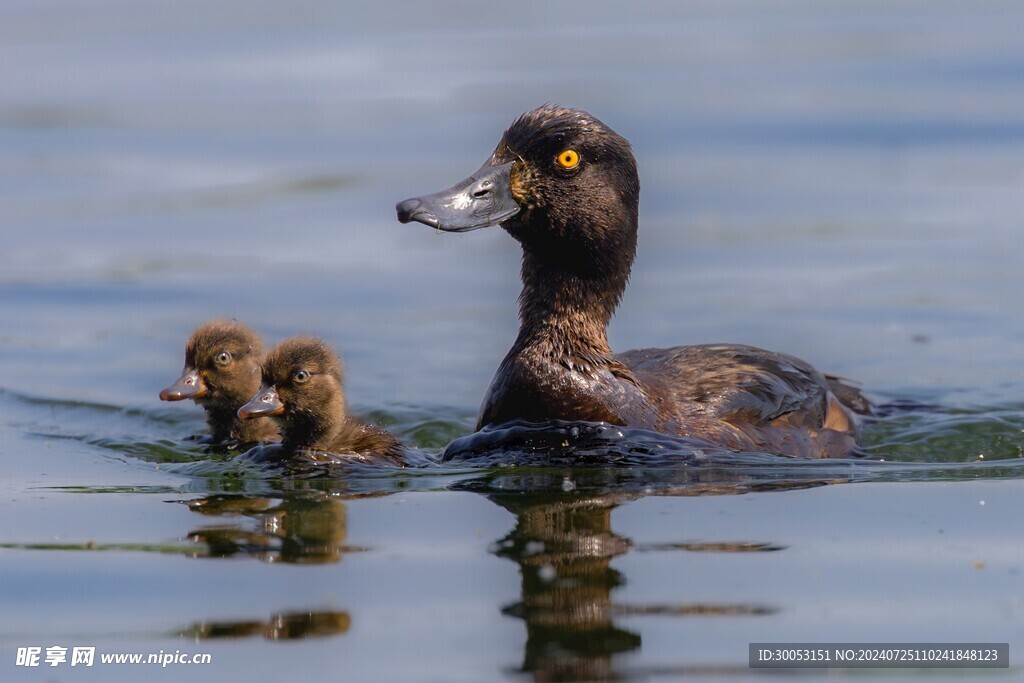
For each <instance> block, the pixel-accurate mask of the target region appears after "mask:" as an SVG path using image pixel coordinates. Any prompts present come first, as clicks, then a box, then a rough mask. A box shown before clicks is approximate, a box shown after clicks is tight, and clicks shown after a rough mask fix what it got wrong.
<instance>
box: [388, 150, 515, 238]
mask: <svg viewBox="0 0 1024 683" xmlns="http://www.w3.org/2000/svg"><path fill="white" fill-rule="evenodd" d="M492 162H493V160H488V161H487V163H485V164H484V165H483V166H481V167H480V168H479V169H478V170H477V172H476V173H474V174H473V175H471V176H469V177H468V178H466V179H465V180H462V181H460V182H458V183H456V184H455V185H453V186H452V187H450V188H448V189H447V190H441V191H440V192H435V193H434V194H428V195H424V196H422V197H413V198H412V199H406V200H405V201H401V202H399V203H398V205H397V206H396V207H395V209H396V211H398V220H399V222H401V223H409V222H410V221H418V222H420V223H423V224H424V225H429V226H430V227H432V228H437V229H438V230H444V231H446V232H468V231H470V230H476V229H477V228H485V227H487V226H489V225H498V224H499V223H501V222H502V221H504V220H507V219H509V218H511V217H512V216H515V215H516V214H517V213H519V204H518V203H517V202H516V200H515V197H513V196H512V165H513V163H514V162H507V163H504V164H498V165H492Z"/></svg>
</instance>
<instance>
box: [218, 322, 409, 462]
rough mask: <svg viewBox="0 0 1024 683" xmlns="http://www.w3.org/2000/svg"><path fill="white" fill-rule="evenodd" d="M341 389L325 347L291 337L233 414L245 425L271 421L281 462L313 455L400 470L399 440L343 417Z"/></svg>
mask: <svg viewBox="0 0 1024 683" xmlns="http://www.w3.org/2000/svg"><path fill="white" fill-rule="evenodd" d="M343 384H344V383H343V380H342V370H341V361H340V360H339V359H338V356H337V354H335V353H334V351H332V350H331V348H330V347H329V346H328V345H327V344H325V343H324V342H322V341H321V340H319V339H315V338H312V337H292V338H290V339H286V340H285V341H283V342H281V343H280V344H278V345H277V346H276V347H274V348H273V349H271V351H270V353H268V354H267V358H266V360H265V361H264V362H263V384H262V386H260V388H259V391H258V392H256V395H255V396H253V398H252V400H251V401H249V402H248V403H246V404H245V405H244V406H242V407H241V408H239V409H238V416H239V417H240V418H242V419H245V420H249V419H255V418H259V417H262V416H273V417H274V419H275V420H276V421H278V424H280V425H281V437H282V438H281V450H282V451H283V457H291V456H292V455H294V454H295V453H296V451H313V452H321V453H329V454H352V455H354V456H358V457H357V458H355V459H357V460H360V461H363V462H379V463H389V464H392V465H404V464H405V459H404V451H403V448H402V444H401V443H400V442H399V441H398V439H396V438H395V437H393V436H392V435H391V434H389V433H388V432H387V431H385V430H383V429H381V428H379V427H376V426H374V425H371V424H367V423H365V422H363V421H361V420H358V419H356V418H354V417H352V416H350V415H349V414H348V411H347V409H346V406H345V392H344V388H343ZM346 459H348V458H346Z"/></svg>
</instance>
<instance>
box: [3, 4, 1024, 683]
mask: <svg viewBox="0 0 1024 683" xmlns="http://www.w3.org/2000/svg"><path fill="white" fill-rule="evenodd" d="M1022 20H1024V9H1022V8H1020V7H1018V6H1017V5H1015V4H1012V3H1001V2H993V3H981V4H978V3H973V4H965V3H954V2H945V1H937V2H927V3H926V2H905V3H898V4H893V3H882V2H877V3H876V2H856V3H854V2H839V3H830V4H828V5H827V6H826V5H821V4H818V3H808V2H799V1H795V0H794V1H791V2H781V3H771V4H760V3H753V2H738V1H737V2H697V3H686V4H684V5H680V4H679V3H669V2H654V3H645V4H644V5H643V6H639V7H630V8H629V9H626V8H624V7H623V6H620V5H615V4H595V3H583V2H578V1H576V0H573V1H571V2H562V3H555V4H550V3H549V4H544V3H520V4H519V5H516V6H509V5H501V6H498V5H493V6H492V5H477V6H474V7H473V8H471V10H470V9H469V8H466V7H464V6H462V5H458V4H456V3H442V4H440V5H437V4H433V5H428V4H422V5H412V6H407V5H403V4H398V3H390V2H382V3H375V4H373V5H372V7H371V6H368V7H358V8H357V7H351V6H346V5H344V4H338V3H327V2H323V1H322V0H300V1H299V2H292V3H284V4H282V3H270V2H265V1H264V0H256V1H254V2H247V3H238V2H234V1H228V2H219V3H201V2H198V1H192V0H177V1H173V2H172V1H170V0H147V1H145V2H139V1H137V0H131V1H129V0H90V1H89V2H68V1H67V0H45V1H41V0H8V2H6V3H4V5H3V6H2V7H0V85H2V88H0V90H2V94H0V149H3V150H4V153H3V154H0V225H2V226H3V232H2V234H3V245H4V246H3V249H2V250H0V456H2V457H0V474H2V476H0V488H2V490H3V492H4V495H2V496H0V519H2V520H3V522H0V556H2V558H3V561H2V562H0V585H2V586H3V590H2V591H0V608H2V611H3V613H4V614H5V615H7V616H8V619H7V620H5V623H4V625H3V626H2V627H0V680H5V681H6V680H65V678H66V679H67V680H71V679H75V680H103V681H135V680H139V677H140V674H139V671H140V669H144V670H145V672H146V674H148V673H149V672H150V671H153V670H154V669H155V668H158V667H142V666H136V667H133V666H114V665H100V664H97V665H96V666H94V667H93V668H91V669H84V670H83V669H81V668H77V667H76V668H75V670H73V671H71V670H70V667H69V666H68V665H67V664H65V665H63V666H61V667H55V668H51V667H46V666H43V667H40V668H26V667H17V666H16V665H15V659H16V651H17V649H18V648H19V647H25V646H41V647H43V648H46V647H49V646H65V647H69V648H70V647H74V646H90V645H94V646H96V647H97V651H98V652H108V653H110V652H142V653H149V652H157V651H164V652H173V651H175V650H181V651H182V652H209V653H211V654H212V656H213V663H212V664H210V665H205V666H185V665H176V666H175V665H172V666H170V667H168V669H170V670H171V671H172V673H166V674H163V675H164V676H165V677H166V679H167V680H178V679H180V678H185V677H186V676H187V677H188V679H189V680H196V681H206V680H209V681H221V680H225V679H234V678H242V677H245V678H249V679H252V680H280V679H282V678H283V677H293V676H294V675H296V672H300V673H303V674H308V675H311V676H322V677H325V678H330V679H332V680H333V679H342V680H349V679H351V680H374V681H383V680H395V681H411V680H444V681H461V680H465V681H474V682H475V681H485V680H505V679H516V678H527V679H529V678H533V679H535V680H607V679H626V680H662V679H674V678H681V677H687V678H696V679H701V678H717V679H727V680H740V679H753V678H756V677H757V676H755V675H754V674H753V673H752V672H751V671H750V670H749V669H748V668H747V664H746V656H747V654H746V653H747V643H749V642H754V641H758V642H764V641H801V640H810V641H814V640H817V641H820V640H826V641H844V640H845V641H874V642H878V641H916V642H920V641H951V640H963V641H985V640H987V641H993V642H1007V641H1008V642H1010V644H1011V648H1010V652H1011V660H1012V661H1013V662H1014V668H1012V669H1011V670H1010V671H1009V672H1004V674H1005V675H1004V676H1003V678H1015V677H1018V676H1019V675H1020V668H1019V667H1020V662H1021V660H1020V654H1019V652H1018V650H1019V648H1020V645H1021V643H1024V628H1022V626H1021V624H1024V593H1022V591H1021V576H1022V572H1024V550H1022V548H1024V546H1022V544H1021V543H1020V541H1019V538H1020V533H1019V531H1018V527H1019V524H1018V523H1017V520H1018V519H1019V518H1020V516H1021V514H1022V513H1024V502H1022V501H1024V486H1022V483H1021V482H1022V481H1024V476H1022V474H1024V458H1021V449H1022V447H1024V369H1022V368H1024V316H1022V315H1021V308H1020V293H1021V292H1024V270H1022V269H1021V268H1020V264H1021V263H1022V262H1024V240H1022V238H1021V235H1022V234H1024V233H1022V231H1021V229H1020V221H1021V217H1022V216H1024V192H1022V189H1024V123H1022V120H1021V118H1020V112H1021V111H1024V88H1022V87H1021V85H1024V43H1022V42H1021V41H1020V30H1019V27H1020V25H1021V21H1022ZM547 101H554V102H558V103H562V104H567V105H572V106H578V107H582V108H586V109H588V110H590V111H592V112H593V113H594V114H596V115H597V116H599V117H600V118H601V119H603V120H604V121H606V122H607V123H608V124H609V125H611V126H612V127H614V128H615V129H616V130H618V131H619V132H621V133H622V134H624V135H625V136H626V137H628V138H629V139H630V140H631V141H632V143H633V145H634V149H635V151H636V155H637V157H638V160H639V164H640V173H641V182H642V185H643V193H642V199H641V216H642V217H641V235H640V247H639V254H638V259H637V263H636V266H635V269H634V274H633V278H632V281H631V284H630V287H629V289H628V290H627V293H626V296H625V299H624V301H623V304H622V307H621V309H620V311H619V313H618V315H617V316H616V318H615V320H614V321H613V324H612V329H611V331H610V334H611V340H612V344H613V346H614V347H615V348H616V349H627V348H632V347H638V346H669V345H674V344H681V343H705V342H720V341H733V342H743V343H748V344H754V345H758V346H763V347H766V348H771V349H776V350H780V351H785V352H788V353H792V354H794V355H797V356H800V357H802V358H805V359H807V360H808V361H811V362H812V363H814V364H815V365H816V366H818V367H820V368H822V369H825V370H827V371H829V372H832V373H836V374H840V375H844V376H847V377H851V378H853V379H855V380H857V381H859V382H860V383H861V384H862V386H863V387H864V389H865V390H866V391H867V393H868V394H869V395H871V396H872V398H873V399H875V400H876V401H877V402H878V403H880V404H884V405H886V406H887V407H886V409H885V410H884V411H883V414H882V416H881V417H880V418H879V419H877V420H875V421H873V422H872V423H871V424H869V425H867V427H866V429H865V440H866V448H865V451H866V452H865V456H864V457H862V458H858V459H855V460H850V461H842V462H824V463H822V462H801V461H794V460H790V459H785V458H778V457H772V456H765V455H759V454H723V453H719V452H715V451H714V449H708V448H706V447H704V446H702V445H701V444H699V443H687V442H680V441H678V440H672V439H666V438H663V437H658V436H657V435H651V434H644V433H638V432H630V431H622V430H614V429H597V430H588V429H583V430H582V431H581V430H579V429H575V428H574V427H572V426H567V425H554V426H553V427H552V428H551V429H548V430H544V431H537V430H535V429H531V428H528V427H518V428H515V429H513V430H511V431H510V432H509V431H503V432H501V433H491V434H489V435H485V436H484V437H476V439H475V440H473V441H469V442H467V441H456V444H455V446H453V448H452V449H451V450H450V451H449V454H454V453H455V452H456V451H457V450H458V449H459V448H466V447H468V448H470V450H472V449H473V448H477V449H479V448H480V447H481V444H482V443H483V445H484V446H485V447H486V448H487V449H490V450H489V452H490V456H489V457H484V458H476V459H474V460H472V461H469V460H465V459H458V458H456V459H454V460H452V461H450V462H445V463H443V464H437V465H433V466H430V467H423V468H416V469H412V470H403V471H393V470H386V471H385V470H376V469H372V468H355V467H354V468H348V469H335V470H332V471H329V472H317V473H315V474H318V475H319V476H316V477H312V476H310V474H311V473H310V472H308V471H300V472H287V471H285V472H281V471H267V470H264V469H260V468H258V467H255V466H251V465H245V464H241V463H238V462H234V461H232V460H230V459H226V458H221V457H212V456H210V455H208V454H206V453H204V452H202V451H201V450H200V449H199V447H198V446H196V445H195V444H194V443H192V442H189V441H185V440H184V438H185V437H186V436H188V435H191V434H195V433H198V432H200V431H201V430H202V428H203V420H202V416H201V414H200V413H199V412H198V410H197V409H196V408H194V407H193V406H185V405H165V404H160V402H159V401H158V400H157V398H156V393H157V391H158V390H159V389H160V388H161V387H163V386H165V385H166V384H167V383H168V382H170V381H171V380H173V379H174V377H176V376H177V372H178V370H179V369H180V366H181V355H182V347H183V343H184V340H185V338H186V336H187V334H188V332H189V330H190V329H191V328H192V327H194V326H195V325H196V324H198V323H200V322H202V321H204V320H206V319H207V318H211V317H214V316H234V317H237V318H239V319H240V320H243V321H245V322H247V323H249V324H251V325H252V326H253V327H255V328H256V329H257V330H259V331H260V332H261V333H262V334H263V335H264V336H265V338H266V340H267V341H268V342H270V343H273V342H276V341H278V340H280V339H282V338H284V337H285V336H288V335H290V334H293V333H296V332H306V333H314V334H319V335H321V336H323V337H324V338H325V339H327V340H328V341H329V342H330V343H332V344H333V345H335V346H336V347H337V348H338V349H339V350H340V351H341V353H342V356H343V358H344V360H345V362H346V377H347V386H348V390H349V402H350V404H351V405H352V406H353V407H354V408H355V410H356V411H357V412H359V413H360V414H361V415H364V416H366V417H368V418H370V419H373V420H376V421H378V422H380V423H382V424H386V425H388V426H389V428H391V429H393V430H394V431H395V432H396V433H397V434H398V435H399V436H401V437H402V438H403V439H404V440H406V441H407V442H409V443H411V444H413V445H414V446H415V447H417V448H418V449H419V450H420V451H421V452H422V453H423V454H424V457H425V458H436V457H438V456H440V454H441V453H442V451H443V450H444V449H445V447H446V446H447V445H448V444H449V443H450V442H452V441H453V440H457V439H460V437H464V436H466V435H467V434H469V433H470V432H471V430H472V427H473V424H474V422H475V414H476V408H477V405H478V402H479V400H480V398H481V396H482V395H483V392H484V389H485V388H486V386H487V384H488V382H489V380H490V377H491V374H492V373H493V371H494V369H495V367H496V366H497V363H498V361H499V360H500V358H501V357H502V355H503V354H504V352H505V350H506V349H507V348H508V345H509V344H510V343H511V340H512V339H513V337H514V334H515V329H516V317H515V316H516V307H515V298H516V295H517V293H518V272H517V269H518V258H519V252H518V249H517V246H516V245H515V243H514V242H513V241H512V240H509V239H508V238H507V236H505V235H504V234H502V233H500V232H499V231H496V230H495V231H481V232H477V233H474V234H472V235H466V236H456V235H438V234H435V233H433V231H431V230H429V229H426V228H424V227H423V226H416V225H411V226H410V225H405V226H403V225H399V224H397V223H396V222H395V220H394V217H393V205H394V202H395V200H397V199H400V198H402V197H406V196H411V195H414V194H418V193H422V192H426V191H430V190H434V189H438V188H440V187H443V186H446V185H448V184H449V183H450V182H452V181H454V180H456V179H458V178H461V177H463V176H464V175H465V174H466V173H468V172H469V171H471V170H473V169H474V168H476V167H477V166H478V165H479V163H480V162H481V161H482V160H483V159H484V158H485V157H486V155H487V154H488V153H489V152H490V150H491V149H492V148H493V145H494V143H495V142H496V141H497V139H498V137H499V135H500V133H501V131H502V130H503V128H504V126H506V125H507V124H508V123H509V122H510V121H511V119H512V118H513V117H514V116H515V115H517V114H518V113H520V112H522V111H524V110H527V109H530V108H532V107H534V106H536V105H538V104H540V103H542V102H547ZM481 439H483V440H484V441H481ZM488 439H489V440H490V441H487V440H488ZM508 444H512V446H511V447H506V446H508ZM494 446H498V448H497V450H495V449H494ZM838 484H850V485H849V486H839V485H838ZM299 565H301V566H299ZM809 673H810V675H809V676H806V677H804V678H805V679H806V680H816V679H817V678H824V677H825V675H824V674H822V673H821V672H809ZM153 675H154V676H160V675H161V674H153ZM927 675H928V674H927V673H926V672H922V671H913V670H911V671H904V672H901V673H900V675H899V676H896V675H892V676H888V675H887V674H885V673H884V672H875V673H873V674H872V678H874V679H875V680H886V679H887V678H893V679H895V678H899V679H900V680H906V679H907V678H918V677H921V678H923V677H925V676H927ZM997 675H998V673H997ZM948 676H949V677H951V678H964V679H968V680H970V679H974V678H975V676H973V674H972V672H970V671H969V670H959V671H954V672H951V673H949V674H948Z"/></svg>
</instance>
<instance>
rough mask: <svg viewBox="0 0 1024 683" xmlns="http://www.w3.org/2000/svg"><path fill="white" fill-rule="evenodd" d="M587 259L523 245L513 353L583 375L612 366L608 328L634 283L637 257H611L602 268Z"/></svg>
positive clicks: (584, 256) (616, 255) (601, 261)
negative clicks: (528, 352)
mask: <svg viewBox="0 0 1024 683" xmlns="http://www.w3.org/2000/svg"><path fill="white" fill-rule="evenodd" d="M574 256H575V259H574V258H573V257H574ZM588 256H589V255H587V254H579V253H577V254H575V255H574V254H566V253H564V252H563V253H557V252H553V251H552V250H551V249H544V250H538V249H535V248H531V246H530V245H527V244H525V243H524V245H523V266H522V279H523V290H522V293H521V294H520V296H519V320H520V327H519V336H518V338H517V339H516V343H515V345H514V347H513V351H516V350H518V351H524V350H526V349H531V350H534V351H535V352H539V353H541V354H542V355H543V356H544V357H545V358H547V359H548V360H550V361H552V362H554V363H556V364H558V365H562V366H564V367H566V368H567V369H569V370H582V371H584V372H586V371H588V370H589V369H591V368H594V367H597V366H601V365H606V364H607V363H609V362H611V359H612V352H611V348H610V347H609V346H608V323H609V321H610V320H611V318H612V315H613V314H614V313H615V309H616V307H617V306H618V303H619V299H620V298H621V297H622V293H623V291H624V290H625V287H626V282H627V280H628V279H629V269H630V265H631V263H632V256H633V253H632V250H628V252H627V253H619V254H608V255H606V256H607V258H602V259H600V260H599V261H598V262H594V260H593V259H588V258H587V257H588ZM584 259H586V260H584ZM574 261H575V262H574Z"/></svg>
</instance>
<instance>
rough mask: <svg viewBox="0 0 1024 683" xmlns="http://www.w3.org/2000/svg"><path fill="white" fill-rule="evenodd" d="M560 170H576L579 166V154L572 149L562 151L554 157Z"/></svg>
mask: <svg viewBox="0 0 1024 683" xmlns="http://www.w3.org/2000/svg"><path fill="white" fill-rule="evenodd" d="M555 160H556V161H558V165H559V166H561V167H562V168H576V167H577V166H579V165H580V153H579V152H577V151H576V150H574V149H564V150H562V151H561V152H559V153H558V156H557V157H555Z"/></svg>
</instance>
